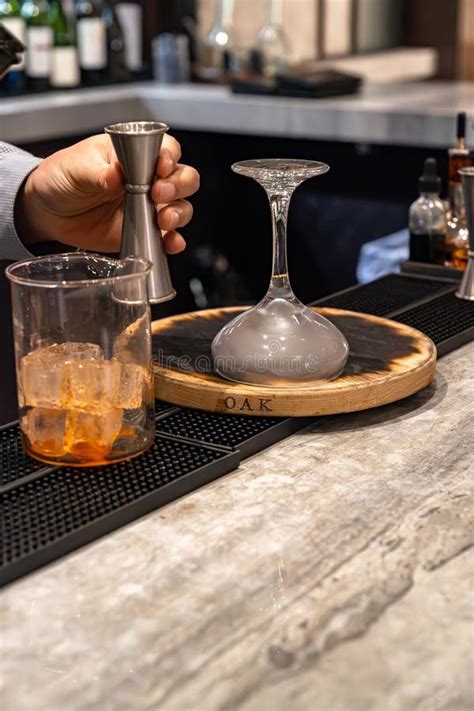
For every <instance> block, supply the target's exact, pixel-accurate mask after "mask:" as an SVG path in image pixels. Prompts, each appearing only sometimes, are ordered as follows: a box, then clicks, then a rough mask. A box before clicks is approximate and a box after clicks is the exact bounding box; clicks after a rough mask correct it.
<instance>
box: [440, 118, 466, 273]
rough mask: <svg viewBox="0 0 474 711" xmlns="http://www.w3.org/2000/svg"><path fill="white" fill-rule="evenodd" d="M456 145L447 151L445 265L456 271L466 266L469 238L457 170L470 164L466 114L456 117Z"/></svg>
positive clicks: (459, 177)
mask: <svg viewBox="0 0 474 711" xmlns="http://www.w3.org/2000/svg"><path fill="white" fill-rule="evenodd" d="M456 138H457V140H456V145H455V146H453V148H450V149H449V151H448V171H449V208H450V209H449V214H448V224H447V227H448V230H447V235H446V264H447V265H449V266H453V267H455V268H456V269H465V268H466V265H467V257H468V254H467V253H468V249H469V238H468V231H467V223H466V211H465V208H464V196H463V191H462V185H461V176H460V175H459V172H458V171H459V170H460V169H461V168H467V167H469V165H470V164H471V159H470V157H469V149H468V148H467V147H466V114H465V113H460V114H458V116H457V131H456Z"/></svg>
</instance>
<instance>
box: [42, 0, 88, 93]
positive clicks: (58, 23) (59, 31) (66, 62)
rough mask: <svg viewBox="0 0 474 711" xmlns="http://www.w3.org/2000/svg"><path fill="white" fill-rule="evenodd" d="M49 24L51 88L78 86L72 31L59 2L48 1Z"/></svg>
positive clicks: (78, 77)
mask: <svg viewBox="0 0 474 711" xmlns="http://www.w3.org/2000/svg"><path fill="white" fill-rule="evenodd" d="M49 22H50V25H51V27H52V28H53V35H54V46H53V59H52V66H51V86H52V87H54V88H55V89H69V88H72V87H75V86H78V85H79V82H80V74H79V64H78V61H77V49H76V44H75V41H74V40H75V38H74V30H73V28H72V25H71V23H70V22H68V19H67V17H66V15H65V13H64V10H63V6H62V3H61V0H50V5H49Z"/></svg>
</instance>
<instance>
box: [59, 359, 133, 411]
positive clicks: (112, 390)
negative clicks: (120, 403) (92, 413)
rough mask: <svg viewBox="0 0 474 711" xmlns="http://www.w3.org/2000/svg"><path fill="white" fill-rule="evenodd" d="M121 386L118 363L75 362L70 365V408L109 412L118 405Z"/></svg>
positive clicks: (114, 361)
mask: <svg viewBox="0 0 474 711" xmlns="http://www.w3.org/2000/svg"><path fill="white" fill-rule="evenodd" d="M119 385H120V363H118V361H116V360H114V359H112V360H80V361H79V360H78V361H73V362H72V363H70V364H69V382H68V393H67V396H68V399H67V404H68V407H78V408H80V409H87V410H109V409H110V408H111V407H113V406H114V405H115V404H116V403H117V399H118V392H119Z"/></svg>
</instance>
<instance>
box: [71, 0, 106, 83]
mask: <svg viewBox="0 0 474 711" xmlns="http://www.w3.org/2000/svg"><path fill="white" fill-rule="evenodd" d="M75 8H76V18H77V24H76V32H77V50H78V56H79V66H80V68H81V80H82V82H83V83H84V84H101V83H102V82H104V81H105V80H106V69H107V34H106V29H105V24H104V21H103V19H102V5H101V3H100V2H99V0H77V1H76V5H75Z"/></svg>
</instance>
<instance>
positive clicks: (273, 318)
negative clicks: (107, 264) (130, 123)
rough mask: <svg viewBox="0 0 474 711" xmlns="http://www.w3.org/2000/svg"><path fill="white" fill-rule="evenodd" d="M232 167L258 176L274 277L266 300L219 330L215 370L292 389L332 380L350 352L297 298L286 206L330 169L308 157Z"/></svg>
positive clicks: (325, 321)
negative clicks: (290, 271)
mask: <svg viewBox="0 0 474 711" xmlns="http://www.w3.org/2000/svg"><path fill="white" fill-rule="evenodd" d="M232 170H233V171H235V172H236V173H239V174H240V175H246V176H248V177H250V178H253V179H254V180H256V181H257V182H258V183H260V185H261V186H262V188H263V189H264V190H265V192H266V193H267V196H268V199H269V202H270V209H271V213H272V226H273V265H272V277H271V280H270V285H269V288H268V291H267V293H266V295H265V296H264V298H263V299H262V300H261V301H260V303H258V304H257V305H256V306H254V307H253V308H251V309H248V310H247V311H245V312H244V313H242V314H240V315H239V316H237V317H236V318H235V319H233V320H232V321H231V322H230V323H228V324H227V325H226V326H224V328H222V329H221V330H220V331H219V333H218V334H217V336H216V337H215V338H214V341H213V342H212V355H213V359H214V367H215V370H216V371H217V372H218V373H219V375H222V376H223V377H225V378H228V379H230V380H235V381H237V382H242V383H248V384H250V385H266V386H270V387H293V386H295V385H296V384H298V385H305V384H306V385H311V383H314V382H315V381H321V380H331V379H333V378H336V377H337V376H338V375H340V374H341V373H342V371H343V369H344V366H345V364H346V361H347V358H348V356H349V346H348V344H347V341H346V339H345V338H344V336H343V334H342V333H341V332H340V331H339V330H338V329H337V328H336V327H335V326H334V325H333V324H332V323H331V322H330V321H328V319H326V318H324V316H322V315H321V314H318V313H316V312H315V311H313V310H312V309H310V308H308V307H307V306H305V305H304V304H302V303H301V301H300V300H299V299H298V298H297V297H296V296H295V294H294V293H293V290H292V288H291V285H290V278H289V275H288V264H287V256H286V236H287V235H286V232H287V229H286V228H287V219H288V208H289V205H290V200H291V196H292V195H293V192H294V191H295V189H296V188H297V187H298V186H299V185H300V184H301V183H302V182H304V181H305V180H307V179H308V178H314V177H316V176H317V175H322V174H323V173H326V172H327V171H328V170H329V166H327V165H326V164H325V163H319V162H317V161H310V160H298V159H295V160H288V159H278V158H277V159H267V160H247V161H242V162H240V163H235V164H234V165H233V166H232Z"/></svg>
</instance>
